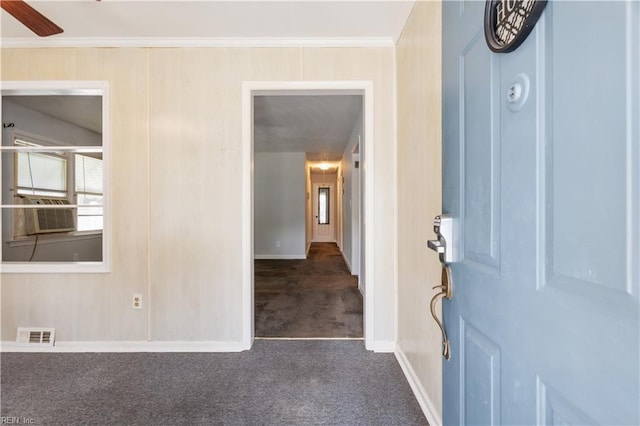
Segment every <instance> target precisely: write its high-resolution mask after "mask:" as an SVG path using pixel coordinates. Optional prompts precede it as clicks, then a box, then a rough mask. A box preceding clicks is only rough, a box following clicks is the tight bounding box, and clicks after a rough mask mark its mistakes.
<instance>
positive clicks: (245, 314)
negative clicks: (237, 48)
mask: <svg viewBox="0 0 640 426" xmlns="http://www.w3.org/2000/svg"><path fill="white" fill-rule="evenodd" d="M292 93H295V94H297V95H303V94H304V95H314V94H322V95H330V94H339V95H344V94H353V95H362V96H363V97H364V114H363V116H364V126H363V127H364V141H363V143H362V145H361V149H362V150H363V151H364V159H362V163H361V171H362V174H361V179H362V180H361V185H362V183H363V182H364V193H363V192H362V191H361V196H363V206H364V215H362V216H361V217H362V218H363V221H364V225H365V226H361V234H360V239H361V240H362V239H363V238H364V246H363V245H362V244H361V247H360V249H361V250H362V248H363V247H364V253H365V258H364V265H362V264H361V265H360V266H361V271H364V279H365V283H364V286H363V287H364V288H365V293H364V298H363V300H364V307H363V310H364V319H363V325H364V339H365V347H366V348H367V350H374V349H375V342H374V324H375V322H374V314H375V310H374V306H375V304H374V293H375V279H374V278H375V277H374V268H373V261H374V259H375V247H374V244H373V239H374V232H373V231H374V229H375V224H374V209H373V207H374V190H373V182H374V179H373V177H374V169H373V159H374V155H373V154H374V152H373V151H374V133H373V131H374V126H373V120H374V101H373V81H369V80H363V81H358V80H353V81H244V82H242V212H241V213H242V232H241V236H242V348H243V349H245V350H248V349H251V346H252V345H253V341H254V339H255V329H254V294H253V291H254V290H253V289H254V270H253V260H254V259H253V257H254V228H253V215H254V203H253V196H254V194H253V157H254V155H253V97H254V96H255V95H256V94H260V95H286V94H292ZM363 166H364V167H363ZM360 279H362V274H360Z"/></svg>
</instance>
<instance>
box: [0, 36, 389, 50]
mask: <svg viewBox="0 0 640 426" xmlns="http://www.w3.org/2000/svg"><path fill="white" fill-rule="evenodd" d="M393 46H395V41H394V40H393V38H392V37H350V38H293V37H291V38H271V37H259V38H246V37H240V38H226V37H221V38H155V37H151V38H141V37H132V38H127V37H111V38H98V37H90V38H71V37H70V38H62V37H58V38H4V39H0V47H1V48H3V49H16V48H20V49H24V48H56V47H130V48H135V47H138V48H139V47H160V48H162V47H393Z"/></svg>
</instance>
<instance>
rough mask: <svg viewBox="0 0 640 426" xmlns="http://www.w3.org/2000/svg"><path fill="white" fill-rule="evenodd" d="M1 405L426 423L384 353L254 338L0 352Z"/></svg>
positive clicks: (59, 421)
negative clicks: (207, 348) (233, 349)
mask: <svg viewBox="0 0 640 426" xmlns="http://www.w3.org/2000/svg"><path fill="white" fill-rule="evenodd" d="M0 369H1V373H2V375H1V376H2V382H1V388H2V407H1V414H2V416H3V418H4V416H7V417H18V418H19V419H20V421H21V423H20V424H26V423H27V422H26V421H25V420H24V419H27V421H31V420H32V421H33V424H37V425H42V424H47V425H48V424H51V425H80V424H83V425H154V426H155V425H172V424H180V425H186V424H189V425H425V424H427V421H426V419H425V417H424V415H423V414H422V411H421V410H420V406H419V405H418V403H417V401H416V399H415V397H414V395H413V393H412V392H411V389H410V387H409V384H408V383H407V381H406V379H405V377H404V375H403V374H402V370H401V369H400V366H399V365H398V362H397V361H396V359H395V357H394V356H393V354H379V353H372V352H368V351H366V350H365V348H364V343H363V342H361V341H326V340H322V341H308V340H304V341H273V340H257V341H256V342H255V344H254V347H253V349H251V350H250V351H247V352H241V353H2V354H1V358H0Z"/></svg>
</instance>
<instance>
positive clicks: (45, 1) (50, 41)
mask: <svg viewBox="0 0 640 426" xmlns="http://www.w3.org/2000/svg"><path fill="white" fill-rule="evenodd" d="M28 3H29V4H30V5H32V6H33V7H35V8H36V9H37V10H38V11H40V12H41V13H42V14H44V15H45V16H47V17H48V18H49V19H51V20H52V21H54V22H55V23H56V24H58V25H59V26H61V27H62V28H63V29H64V33H62V34H59V35H56V36H52V37H47V38H39V37H37V36H35V35H34V34H33V33H32V32H31V31H29V30H28V29H26V28H25V27H24V26H23V25H22V24H20V23H19V22H18V21H16V20H15V19H14V18H13V17H12V16H11V15H9V14H8V13H6V12H4V11H2V13H1V21H0V23H1V30H0V34H1V36H2V43H3V45H4V46H5V47H13V46H20V45H27V46H29V45H34V46H35V45H41V46H49V45H50V46H55V45H59V46H73V45H79V46H91V45H94V46H108V45H149V46H155V45H181V44H186V45H191V44H193V45H206V44H211V45H224V44H228V45H237V44H239V45H270V44H274V45H294V46H295V45H307V44H309V45H332V44H334V45H391V44H392V43H395V41H397V39H398V37H399V36H400V33H401V32H402V29H403V28H404V25H405V23H406V20H407V18H408V16H409V14H410V13H411V9H412V7H413V3H414V1H413V0H411V1H408V0H392V1H363V0H356V1H331V0H324V1H309V0H296V1H272V0H263V1H245V0H235V1H230V0H227V1H186V0H185V1H164V0H138V1H123V0H102V1H95V0H74V1H57V0H41V1H28Z"/></svg>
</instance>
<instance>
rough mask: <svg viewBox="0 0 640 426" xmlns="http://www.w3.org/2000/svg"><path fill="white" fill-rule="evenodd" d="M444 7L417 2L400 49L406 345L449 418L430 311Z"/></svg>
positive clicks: (401, 330) (435, 279) (438, 201)
mask: <svg viewBox="0 0 640 426" xmlns="http://www.w3.org/2000/svg"><path fill="white" fill-rule="evenodd" d="M441 25H442V24H441V5H440V3H439V2H417V3H416V5H415V7H414V9H413V12H412V13H411V16H410V18H409V21H408V22H407V25H406V26H405V29H404V32H403V34H402V37H401V38H400V40H399V42H398V44H397V46H396V49H397V50H396V58H397V59H396V60H397V81H398V83H397V91H398V92H397V97H398V98H397V103H398V146H397V150H398V151H397V156H398V159H397V161H398V172H397V173H398V182H397V185H398V347H399V349H400V350H401V351H402V352H403V353H404V355H405V356H406V358H407V360H408V361H409V363H410V365H411V367H412V369H413V370H414V372H415V375H416V376H417V377H418V379H419V381H420V384H421V386H422V387H423V390H424V393H426V397H427V399H428V400H429V401H428V403H430V404H431V405H432V407H433V409H434V410H435V411H437V413H436V415H437V416H438V417H440V418H442V414H441V413H442V390H441V388H442V368H441V362H442V354H441V353H442V347H441V335H440V330H439V329H438V327H437V326H436V324H435V322H434V321H433V319H431V315H430V313H429V301H430V299H431V297H432V296H433V295H434V294H435V290H432V289H431V288H432V287H433V286H435V285H439V284H440V264H439V261H438V258H437V256H436V255H435V253H433V252H431V251H429V250H427V249H426V242H427V240H428V239H433V238H434V235H433V228H432V219H433V217H434V216H435V215H437V214H439V213H441V211H440V210H441V205H442V190H441V188H442V184H441V175H442V172H441V170H442V169H441V104H440V102H441Z"/></svg>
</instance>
